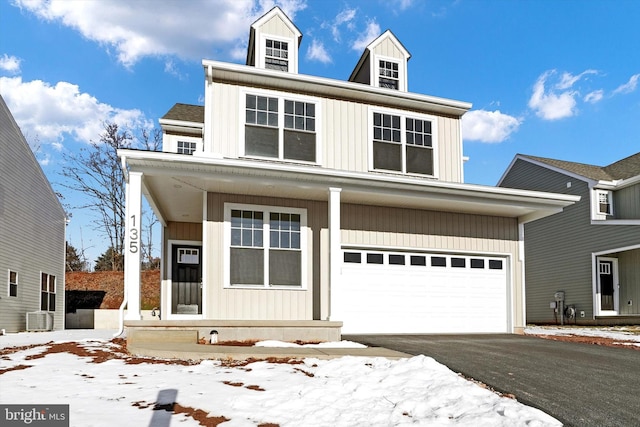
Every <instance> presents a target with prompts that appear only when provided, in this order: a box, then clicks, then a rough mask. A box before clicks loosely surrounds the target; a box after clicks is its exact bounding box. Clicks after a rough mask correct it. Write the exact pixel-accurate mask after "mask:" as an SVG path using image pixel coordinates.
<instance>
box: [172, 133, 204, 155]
mask: <svg viewBox="0 0 640 427" xmlns="http://www.w3.org/2000/svg"><path fill="white" fill-rule="evenodd" d="M178 141H184V142H195V143H196V151H194V152H193V153H192V154H196V153H198V152H202V151H203V145H202V138H198V137H195V136H181V135H167V142H168V143H169V144H168V145H169V146H168V147H167V150H168V151H169V152H170V153H177V152H178Z"/></svg>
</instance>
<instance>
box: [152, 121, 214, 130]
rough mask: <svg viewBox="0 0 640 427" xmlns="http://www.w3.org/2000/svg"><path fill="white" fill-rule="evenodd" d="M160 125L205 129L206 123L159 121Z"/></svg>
mask: <svg viewBox="0 0 640 427" xmlns="http://www.w3.org/2000/svg"><path fill="white" fill-rule="evenodd" d="M158 123H160V125H162V126H176V127H191V128H200V129H204V123H200V122H188V121H185V120H173V119H159V120H158Z"/></svg>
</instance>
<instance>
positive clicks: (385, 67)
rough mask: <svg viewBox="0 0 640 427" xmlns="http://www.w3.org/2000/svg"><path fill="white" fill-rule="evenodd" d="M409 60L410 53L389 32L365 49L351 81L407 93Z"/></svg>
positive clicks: (350, 78)
mask: <svg viewBox="0 0 640 427" xmlns="http://www.w3.org/2000/svg"><path fill="white" fill-rule="evenodd" d="M409 58H411V54H410V53H409V51H408V50H407V49H405V47H404V46H403V45H402V43H400V41H399V40H398V39H397V38H396V36H395V35H393V33H392V32H391V31H390V30H387V31H385V32H384V33H382V35H380V36H379V37H378V38H377V39H375V40H374V41H372V42H371V43H370V44H369V45H368V46H367V47H366V48H365V50H364V53H363V54H362V56H361V57H360V61H358V64H357V65H356V68H355V69H354V70H353V72H352V73H351V76H350V77H349V81H350V82H357V83H363V84H366V85H370V86H374V87H384V88H388V89H395V90H400V91H403V92H406V91H407V87H408V83H407V62H408V61H409Z"/></svg>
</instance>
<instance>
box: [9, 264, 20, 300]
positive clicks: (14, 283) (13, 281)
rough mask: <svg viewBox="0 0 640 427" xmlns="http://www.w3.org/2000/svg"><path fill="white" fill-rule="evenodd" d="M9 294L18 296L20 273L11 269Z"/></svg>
mask: <svg viewBox="0 0 640 427" xmlns="http://www.w3.org/2000/svg"><path fill="white" fill-rule="evenodd" d="M9 296H10V297H17V296H18V273H17V272H15V271H11V270H9Z"/></svg>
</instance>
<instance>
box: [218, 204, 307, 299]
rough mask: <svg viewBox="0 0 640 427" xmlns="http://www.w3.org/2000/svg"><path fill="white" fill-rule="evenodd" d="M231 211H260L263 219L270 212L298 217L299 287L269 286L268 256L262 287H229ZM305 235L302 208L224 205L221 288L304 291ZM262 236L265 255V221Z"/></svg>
mask: <svg viewBox="0 0 640 427" xmlns="http://www.w3.org/2000/svg"><path fill="white" fill-rule="evenodd" d="M232 210H245V211H261V212H264V213H265V216H264V218H268V216H269V214H270V213H271V212H278V213H292V214H298V215H300V252H301V256H300V264H301V265H300V271H301V283H300V286H271V285H269V284H268V283H267V282H268V280H267V278H268V271H269V269H268V263H269V258H268V256H265V257H264V263H265V269H264V271H265V280H264V285H263V286H260V285H258V286H251V285H231V266H230V264H231V263H230V260H231V211H232ZM307 234H308V226H307V210H306V209H302V208H291V207H284V206H269V205H250V204H249V205H247V204H242V203H225V204H224V260H223V265H224V282H223V286H224V288H225V289H265V290H271V289H277V290H288V291H296V290H302V291H305V290H307V288H308V276H309V274H308V258H309V247H308V243H307ZM264 236H265V238H264V239H263V249H264V250H265V254H267V253H268V250H269V221H268V220H266V219H265V221H264Z"/></svg>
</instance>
